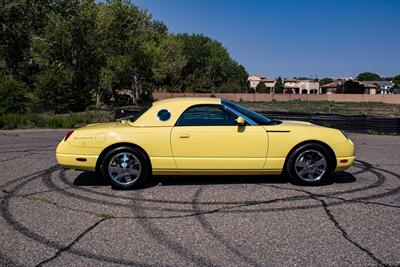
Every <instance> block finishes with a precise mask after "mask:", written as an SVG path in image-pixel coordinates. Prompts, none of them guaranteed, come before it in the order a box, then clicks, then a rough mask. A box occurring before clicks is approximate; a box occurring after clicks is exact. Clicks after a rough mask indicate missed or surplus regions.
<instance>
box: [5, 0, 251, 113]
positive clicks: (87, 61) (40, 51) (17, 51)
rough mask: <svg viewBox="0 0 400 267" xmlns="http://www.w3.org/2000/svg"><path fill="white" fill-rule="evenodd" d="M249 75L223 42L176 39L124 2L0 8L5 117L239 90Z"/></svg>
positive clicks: (50, 0) (8, 3)
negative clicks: (155, 94) (158, 94)
mask: <svg viewBox="0 0 400 267" xmlns="http://www.w3.org/2000/svg"><path fill="white" fill-rule="evenodd" d="M247 77H248V74H247V72H246V70H245V69H244V67H243V66H241V65H239V64H238V63H237V62H235V61H234V60H233V59H232V58H231V57H230V55H229V53H228V52H227V50H226V49H225V48H224V47H223V46H222V45H221V44H220V43H219V42H217V41H215V40H212V39H210V38H208V37H206V36H203V35H196V34H194V35H188V34H178V35H174V34H171V33H169V32H168V28H167V26H166V25H164V24H163V23H161V22H159V21H156V20H153V19H152V18H151V15H150V14H149V13H148V12H146V11H143V10H141V9H139V8H138V7H137V6H135V5H134V4H133V3H131V2H130V1H128V0H127V1H124V0H108V1H105V2H103V1H101V2H99V1H95V0H68V1H66V0H41V1H29V0H3V1H1V2H0V113H7V112H26V111H29V110H31V111H46V110H53V111H55V112H67V111H81V110H84V109H86V108H88V107H89V106H91V105H97V106H100V105H103V104H109V101H110V99H112V98H115V97H116V91H117V90H118V89H128V90H130V91H131V95H132V96H133V101H134V102H138V101H143V100H145V99H147V98H148V97H149V96H150V95H151V92H152V91H153V90H161V91H172V92H194V91H208V92H210V91H211V92H219V91H223V92H227V91H229V92H232V91H233V92H239V91H242V90H245V88H246V79H247Z"/></svg>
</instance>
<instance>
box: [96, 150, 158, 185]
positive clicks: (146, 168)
mask: <svg viewBox="0 0 400 267" xmlns="http://www.w3.org/2000/svg"><path fill="white" fill-rule="evenodd" d="M124 155H127V158H128V161H129V162H131V165H132V166H133V167H131V168H126V169H125V167H130V166H129V163H126V162H123V163H121V164H119V165H118V164H117V163H116V161H117V160H118V159H119V157H124ZM123 159H125V158H123ZM110 161H113V163H111V165H114V166H110ZM122 164H125V165H126V166H125V167H123V166H121V165H122ZM138 166H139V167H138ZM112 168H117V169H120V170H124V171H125V170H126V172H128V169H129V170H133V171H135V172H137V173H138V174H136V173H135V174H128V173H127V174H126V175H125V176H122V177H123V178H121V180H118V179H116V177H118V172H113V171H112ZM138 169H140V172H139V171H138ZM110 170H111V173H110ZM100 171H101V173H102V175H103V177H104V178H105V179H106V180H107V181H108V182H109V183H110V184H111V185H112V187H113V188H116V189H135V188H140V187H141V186H142V185H143V184H144V183H145V181H146V180H147V179H148V178H149V176H150V174H151V170H150V163H149V162H148V160H147V158H146V156H145V155H144V154H143V153H142V152H141V151H140V150H139V149H136V148H134V147H129V146H121V147H116V148H113V149H111V150H110V151H108V152H107V154H106V155H105V156H104V158H103V161H102V164H101V168H100ZM121 174H122V175H123V174H124V173H121ZM128 178H129V179H131V181H130V182H129V181H128Z"/></svg>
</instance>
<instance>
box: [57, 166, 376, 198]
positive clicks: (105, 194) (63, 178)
mask: <svg viewBox="0 0 400 267" xmlns="http://www.w3.org/2000/svg"><path fill="white" fill-rule="evenodd" d="M359 168H362V167H359ZM368 171H369V170H368V169H367V168H362V169H361V170H360V171H357V172H355V173H354V174H360V173H364V172H368ZM60 178H61V180H62V181H63V182H64V183H65V184H67V185H69V186H71V187H75V188H79V190H81V191H86V192H89V193H92V194H95V195H101V196H105V197H111V198H115V195H113V194H109V193H104V192H98V191H96V190H92V189H89V188H83V187H78V186H76V185H74V184H73V183H72V182H70V181H68V179H66V177H65V173H62V175H61V177H60ZM383 183H384V179H381V178H380V177H378V180H377V181H376V182H375V183H372V184H370V185H368V186H365V187H359V188H354V189H350V190H343V191H335V192H331V193H327V194H328V195H341V194H350V193H355V192H359V191H365V190H368V189H373V188H377V187H379V186H380V185H382V184H383ZM118 198H119V199H126V200H138V201H142V202H154V203H162V204H165V203H168V204H188V205H191V204H192V202H191V201H176V200H163V199H146V198H140V199H138V198H132V197H127V196H118ZM247 202H248V203H253V202H254V201H247ZM243 203H246V201H231V202H227V201H225V202H218V201H216V202H212V201H205V202H199V204H201V205H218V204H219V205H235V204H243Z"/></svg>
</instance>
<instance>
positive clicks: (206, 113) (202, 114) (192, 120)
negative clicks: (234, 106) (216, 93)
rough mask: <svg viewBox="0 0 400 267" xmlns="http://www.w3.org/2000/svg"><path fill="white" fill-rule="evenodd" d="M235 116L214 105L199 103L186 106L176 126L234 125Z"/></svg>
mask: <svg viewBox="0 0 400 267" xmlns="http://www.w3.org/2000/svg"><path fill="white" fill-rule="evenodd" d="M236 118H237V116H236V115H235V114H232V113H231V112H228V111H226V110H225V109H224V108H222V107H220V106H216V105H200V106H193V107H190V108H188V109H187V110H186V111H185V112H184V113H183V114H182V115H181V117H180V118H179V120H178V122H177V123H176V126H230V125H236V122H235V120H236Z"/></svg>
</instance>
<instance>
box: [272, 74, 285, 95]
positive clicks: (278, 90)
mask: <svg viewBox="0 0 400 267" xmlns="http://www.w3.org/2000/svg"><path fill="white" fill-rule="evenodd" d="M283 89H284V88H283V82H282V78H281V77H278V79H277V80H276V83H275V86H274V93H275V94H282V93H283Z"/></svg>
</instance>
